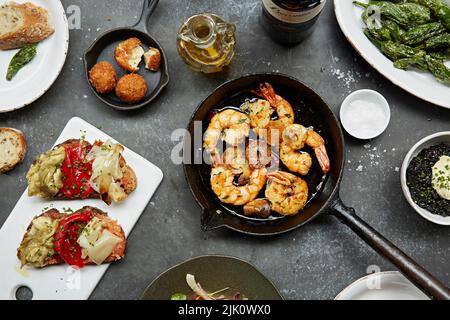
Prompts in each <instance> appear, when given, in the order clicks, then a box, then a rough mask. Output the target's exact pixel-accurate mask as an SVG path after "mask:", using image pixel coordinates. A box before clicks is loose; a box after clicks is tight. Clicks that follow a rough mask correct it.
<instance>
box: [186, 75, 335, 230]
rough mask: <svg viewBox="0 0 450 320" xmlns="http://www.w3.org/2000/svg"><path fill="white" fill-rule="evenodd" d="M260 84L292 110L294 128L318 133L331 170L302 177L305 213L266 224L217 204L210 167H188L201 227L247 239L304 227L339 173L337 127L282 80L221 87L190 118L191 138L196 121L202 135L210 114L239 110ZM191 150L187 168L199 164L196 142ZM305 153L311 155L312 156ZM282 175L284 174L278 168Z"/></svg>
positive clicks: (308, 93) (297, 87)
mask: <svg viewBox="0 0 450 320" xmlns="http://www.w3.org/2000/svg"><path fill="white" fill-rule="evenodd" d="M261 82H269V83H271V84H272V85H273V87H274V89H275V91H276V93H277V94H279V95H280V96H282V97H284V98H285V99H287V100H288V101H289V102H290V103H291V104H292V106H293V108H294V111H295V122H296V123H301V124H302V125H304V126H313V127H314V128H315V130H317V131H318V132H320V134H321V135H322V136H323V137H324V139H325V140H326V148H327V151H328V154H329V156H330V161H331V167H332V170H331V172H330V173H329V174H328V175H327V176H323V174H322V173H321V170H320V167H319V166H318V164H317V161H316V160H315V161H314V166H313V168H312V170H311V173H310V174H309V175H308V176H306V177H305V180H306V181H307V183H308V185H309V188H310V190H311V193H312V194H313V195H312V196H311V199H310V201H309V203H308V205H307V207H306V208H305V209H304V211H303V212H300V213H299V214H298V215H296V216H292V217H283V218H282V217H280V216H277V215H274V216H272V217H271V218H269V219H255V218H248V217H245V216H244V215H243V214H242V209H241V208H239V207H233V206H229V205H225V204H223V203H222V202H220V200H219V199H218V198H217V197H216V195H215V194H214V193H213V191H212V190H211V187H210V170H211V169H210V166H209V165H208V164H206V163H202V164H186V165H185V172H186V177H187V180H188V183H189V185H190V187H191V190H192V192H193V194H194V196H195V198H196V199H197V201H198V203H199V204H200V205H201V207H202V208H203V209H204V217H203V222H204V223H205V224H210V226H209V227H214V226H217V225H226V226H228V227H230V228H232V229H235V230H238V231H241V232H244V233H250V234H276V233H281V232H285V231H288V230H291V229H293V228H295V227H298V226H300V225H302V224H304V223H306V222H307V221H309V220H310V219H311V218H313V217H314V216H315V215H316V214H318V213H319V212H320V211H321V209H322V208H323V207H324V206H325V205H326V203H327V201H328V200H329V198H330V197H331V196H332V195H333V194H334V192H335V191H336V189H337V185H338V182H339V180H340V176H341V172H342V167H343V141H342V132H341V129H340V126H339V124H338V122H337V120H336V118H335V117H334V115H333V113H332V112H331V110H330V109H329V108H328V106H327V105H326V103H325V102H324V101H323V100H322V99H321V98H320V97H319V96H318V95H317V94H316V93H314V91H312V90H311V89H309V88H308V87H306V86H305V85H303V84H302V83H300V82H299V81H297V80H295V79H293V78H291V77H288V76H284V75H280V74H257V75H250V76H246V77H243V78H239V79H236V80H233V81H230V82H228V83H226V84H224V85H222V86H221V87H219V88H218V89H217V90H216V91H215V92H213V93H212V94H211V95H210V96H209V97H208V98H207V99H206V100H205V101H203V102H202V103H201V104H200V106H199V107H198V109H197V111H196V112H195V114H194V115H193V118H192V120H191V123H190V124H189V127H188V130H189V132H190V134H191V136H192V137H193V136H194V121H201V122H202V129H203V132H204V131H205V130H206V128H207V126H208V123H209V119H210V118H211V113H212V112H214V110H218V109H223V108H227V107H238V106H240V104H242V102H243V101H245V99H247V98H254V97H255V96H254V95H253V94H252V93H251V90H253V89H255V88H257V86H258V85H259V83H261ZM186 147H188V146H186ZM190 148H191V150H195V152H194V153H192V157H191V163H199V157H201V154H199V153H200V151H199V150H198V146H194V142H193V141H191V145H190ZM195 148H197V149H195ZM307 151H308V152H311V154H313V151H312V150H307ZM313 158H315V157H314V156H313ZM200 159H201V158H200ZM194 161H195V162H194ZM281 169H284V168H283V167H282V166H281ZM315 190H317V193H316V194H314V193H315V192H314V191H315ZM261 196H263V194H262V195H261ZM218 213H219V214H218Z"/></svg>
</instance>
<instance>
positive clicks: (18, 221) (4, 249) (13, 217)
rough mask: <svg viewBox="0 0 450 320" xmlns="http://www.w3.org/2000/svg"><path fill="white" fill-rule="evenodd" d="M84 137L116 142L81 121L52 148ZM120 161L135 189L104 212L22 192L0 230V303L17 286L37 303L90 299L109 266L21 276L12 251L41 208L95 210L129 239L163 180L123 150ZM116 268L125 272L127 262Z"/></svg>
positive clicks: (99, 205)
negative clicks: (129, 171) (129, 172)
mask: <svg viewBox="0 0 450 320" xmlns="http://www.w3.org/2000/svg"><path fill="white" fill-rule="evenodd" d="M84 132H85V135H86V140H87V141H89V142H94V140H97V139H99V140H103V141H105V140H107V139H111V141H113V142H115V140H114V139H112V138H111V137H109V136H108V135H106V134H105V133H103V132H102V131H100V130H99V129H97V128H95V127H94V126H92V125H90V124H88V123H87V122H85V121H84V120H82V119H80V118H72V119H71V120H70V121H69V122H68V123H67V125H66V127H65V128H64V130H63V132H62V133H61V135H60V136H59V138H58V140H57V141H56V143H55V145H56V144H59V143H61V142H64V141H66V140H68V139H71V138H80V137H81V135H82V133H84ZM40 151H41V152H44V151H46V150H40ZM123 156H124V158H125V160H126V161H127V164H129V165H130V166H131V167H132V168H133V170H134V171H135V173H136V176H137V179H138V187H137V189H136V190H135V191H134V192H133V193H131V194H130V195H129V197H128V198H127V199H126V200H125V201H124V202H123V203H121V204H113V205H111V206H109V207H108V206H107V205H106V204H105V203H103V202H102V201H101V200H100V199H87V200H72V201H67V200H64V201H46V200H44V199H40V198H36V197H33V198H30V197H28V195H27V192H28V189H27V190H25V192H24V193H23V195H22V197H21V198H20V199H19V201H18V202H17V204H16V206H15V207H14V209H13V211H12V212H11V214H10V215H9V217H8V219H7V220H6V222H5V223H4V224H3V226H2V228H1V230H0V252H1V254H0V275H1V276H0V300H4V299H14V298H15V294H16V291H17V288H19V287H20V286H27V287H29V288H30V289H31V291H32V292H33V299H38V300H40V299H49V300H56V299H69V300H74V299H76V300H79V299H87V298H88V297H89V295H90V294H91V292H92V291H93V290H94V288H95V286H96V285H97V283H98V281H100V279H101V277H102V276H103V274H104V273H105V271H106V269H107V268H108V266H109V265H107V264H105V265H101V266H86V267H84V268H83V269H81V270H75V269H73V268H71V267H69V266H67V265H58V266H51V267H47V268H44V269H33V268H25V272H20V270H19V266H20V262H19V260H18V259H17V257H16V251H17V248H18V247H19V245H20V242H21V241H22V237H23V235H24V233H25V231H26V228H27V227H28V225H29V223H30V221H31V220H32V219H33V217H34V216H36V215H38V214H40V213H41V212H42V211H43V210H44V208H49V207H53V208H55V209H59V210H62V209H63V208H71V209H72V210H73V211H75V210H78V209H80V208H82V207H83V206H93V207H97V208H99V209H100V210H103V211H105V212H107V213H108V215H109V216H110V217H112V218H113V219H116V220H117V221H118V222H119V224H120V225H121V226H122V228H123V230H124V231H125V235H126V236H127V237H128V235H129V234H130V232H131V230H132V229H133V227H134V225H135V223H136V222H137V221H138V219H139V217H140V216H141V214H142V212H143V211H144V209H145V207H146V206H147V204H148V202H149V201H150V198H151V197H152V196H153V194H154V193H155V191H156V189H157V188H158V186H159V184H160V183H161V180H162V178H163V174H162V172H161V170H160V169H159V168H158V167H156V166H155V165H153V164H152V163H150V162H148V161H147V160H146V159H144V158H143V157H141V156H140V155H138V154H137V153H135V152H133V151H131V150H129V149H127V148H126V147H125V150H124V152H123ZM118 263H120V264H121V265H122V267H126V264H127V258H126V256H125V259H124V260H123V261H121V262H118Z"/></svg>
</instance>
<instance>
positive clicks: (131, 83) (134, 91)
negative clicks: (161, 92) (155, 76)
mask: <svg viewBox="0 0 450 320" xmlns="http://www.w3.org/2000/svg"><path fill="white" fill-rule="evenodd" d="M146 94H147V82H146V81H145V79H144V77H142V76H140V75H138V74H135V73H131V74H127V75H124V76H123V77H122V78H120V79H119V81H118V82H117V86H116V95H117V96H118V97H119V98H120V99H121V100H122V101H124V102H126V103H129V104H133V103H138V102H140V101H142V100H143V99H144V98H145V95H146Z"/></svg>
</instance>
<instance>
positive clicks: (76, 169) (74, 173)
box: [60, 143, 94, 199]
mask: <svg viewBox="0 0 450 320" xmlns="http://www.w3.org/2000/svg"><path fill="white" fill-rule="evenodd" d="M64 149H65V151H66V157H65V159H64V162H63V163H62V165H61V171H62V173H63V175H64V179H63V187H62V189H61V190H60V192H61V193H62V195H64V197H66V198H82V199H84V198H88V197H89V196H90V195H91V194H92V193H93V192H94V189H93V188H92V187H91V186H90V184H89V179H90V178H91V175H92V162H93V161H89V162H87V161H86V160H85V159H86V156H87V154H88V153H89V151H90V150H91V146H88V145H84V144H82V143H79V144H74V145H72V144H70V145H69V146H65V147H64Z"/></svg>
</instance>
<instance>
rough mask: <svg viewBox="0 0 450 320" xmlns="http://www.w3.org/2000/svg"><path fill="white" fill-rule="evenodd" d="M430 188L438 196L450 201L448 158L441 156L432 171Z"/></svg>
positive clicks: (449, 165)
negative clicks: (431, 187)
mask: <svg viewBox="0 0 450 320" xmlns="http://www.w3.org/2000/svg"><path fill="white" fill-rule="evenodd" d="M432 175H433V177H432V180H431V182H432V186H433V188H434V190H436V192H437V193H438V195H439V196H440V197H441V198H443V199H446V200H450V157H448V156H442V157H440V158H439V161H438V162H436V163H435V164H434V166H433V169H432Z"/></svg>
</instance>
